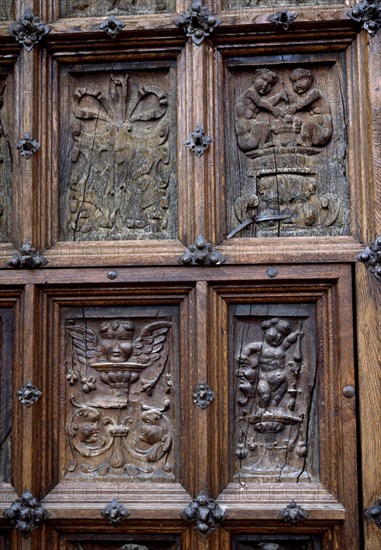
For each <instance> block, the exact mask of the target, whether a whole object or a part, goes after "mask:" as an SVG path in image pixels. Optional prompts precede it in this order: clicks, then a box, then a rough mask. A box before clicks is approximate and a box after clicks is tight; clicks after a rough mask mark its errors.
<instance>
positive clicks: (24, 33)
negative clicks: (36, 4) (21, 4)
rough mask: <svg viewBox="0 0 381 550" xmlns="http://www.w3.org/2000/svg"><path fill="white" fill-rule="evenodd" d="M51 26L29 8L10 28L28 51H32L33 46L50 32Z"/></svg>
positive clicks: (11, 32)
mask: <svg viewBox="0 0 381 550" xmlns="http://www.w3.org/2000/svg"><path fill="white" fill-rule="evenodd" d="M49 31H50V28H49V27H48V26H47V25H46V24H45V23H43V22H42V21H40V20H39V18H38V17H36V16H35V15H34V13H33V10H31V9H27V10H25V12H24V14H23V15H22V16H21V17H20V18H19V19H18V20H17V21H16V22H15V23H12V24H11V25H10V27H9V29H8V32H9V34H11V35H12V36H13V37H14V38H15V39H16V40H17V42H19V44H21V45H22V46H24V48H25V49H26V51H28V52H30V51H31V50H32V49H33V46H34V45H35V44H37V43H38V42H39V41H40V40H41V39H42V38H43V37H44V36H45V35H46V34H48V32H49Z"/></svg>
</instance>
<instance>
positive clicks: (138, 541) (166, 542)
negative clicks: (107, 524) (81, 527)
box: [68, 534, 181, 550]
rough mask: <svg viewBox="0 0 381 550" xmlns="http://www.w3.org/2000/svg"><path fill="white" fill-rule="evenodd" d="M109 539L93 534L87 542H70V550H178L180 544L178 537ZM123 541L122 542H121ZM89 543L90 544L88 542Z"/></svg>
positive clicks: (153, 536) (148, 536) (150, 536)
mask: <svg viewBox="0 0 381 550" xmlns="http://www.w3.org/2000/svg"><path fill="white" fill-rule="evenodd" d="M114 538H115V537H112V538H110V536H109V537H107V535H106V536H104V537H102V536H101V535H95V534H93V535H92V536H91V538H90V537H89V541H87V540H83V536H82V537H81V542H70V546H69V547H68V548H70V550H105V548H106V547H107V549H108V550H164V549H165V550H179V549H180V546H181V545H180V542H179V540H178V537H173V536H170V535H168V536H163V535H161V536H160V535H159V536H155V535H139V536H136V535H135V536H134V535H132V536H131V535H124V536H123V537H122V535H119V536H118V540H114ZM122 539H123V540H122ZM90 541H91V542H90Z"/></svg>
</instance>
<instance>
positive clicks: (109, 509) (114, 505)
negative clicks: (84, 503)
mask: <svg viewBox="0 0 381 550" xmlns="http://www.w3.org/2000/svg"><path fill="white" fill-rule="evenodd" d="M129 515H130V512H128V510H126V508H125V507H124V506H123V504H121V503H120V502H118V501H117V500H116V499H115V498H114V499H113V500H112V501H111V502H110V504H107V506H105V507H104V509H103V510H102V512H101V516H102V517H103V518H104V519H105V520H106V521H108V522H109V523H110V524H111V525H113V526H114V527H119V525H120V524H121V523H123V521H124V520H125V519H126V518H128V516H129Z"/></svg>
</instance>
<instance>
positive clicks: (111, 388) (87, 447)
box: [66, 319, 173, 481]
mask: <svg viewBox="0 0 381 550" xmlns="http://www.w3.org/2000/svg"><path fill="white" fill-rule="evenodd" d="M92 326H93V328H90V326H88V324H78V323H77V322H75V321H73V320H68V321H67V323H66V331H67V335H68V336H69V338H68V349H67V352H68V354H67V361H66V365H67V366H66V369H67V370H66V372H67V374H66V379H67V381H68V383H69V384H70V386H72V387H73V389H76V396H75V397H74V396H72V397H71V399H70V403H71V408H70V411H71V412H70V415H69V416H68V421H67V427H66V431H67V435H68V438H69V447H70V449H71V454H72V457H73V459H72V461H71V463H70V464H69V466H68V471H69V472H75V471H76V470H77V467H78V466H80V471H81V472H82V473H85V474H86V473H94V472H97V473H98V475H100V476H110V475H123V474H127V475H128V476H129V477H132V478H134V477H136V478H138V479H148V478H152V477H153V478H155V479H162V480H168V481H170V480H173V473H172V467H171V465H170V463H169V456H170V453H171V449H172V445H173V426H172V421H171V419H170V417H169V416H168V414H167V412H168V411H169V410H170V408H171V402H170V400H169V399H168V398H167V397H165V398H164V399H163V401H161V402H160V400H161V399H162V397H164V396H165V395H166V394H168V388H169V389H170V386H168V383H171V381H172V379H171V375H170V372H168V347H167V342H166V341H167V335H168V331H169V329H170V327H171V326H172V324H171V322H169V321H156V322H153V323H148V324H146V325H145V326H143V327H142V328H141V330H140V334H139V335H138V336H134V334H135V331H136V324H135V323H134V322H132V321H130V320H127V319H114V320H108V321H105V322H101V323H97V324H96V325H95V323H93V325H92ZM144 370H147V372H149V373H150V375H149V378H147V379H141V374H142V372H143V371H144ZM90 372H91V373H93V374H91V375H90ZM85 373H86V374H85ZM139 380H140V382H141V389H140V390H139V389H134V396H135V397H134V398H133V399H132V400H131V399H130V393H131V388H132V387H133V386H134V385H135V384H136V383H137V382H138V381H139ZM158 388H159V391H158ZM139 391H140V393H139ZM137 392H138V393H137ZM159 392H160V393H159ZM141 393H145V394H146V396H148V399H149V401H151V399H153V401H151V402H149V403H143V402H141V401H140V400H139V401H137V400H136V396H137V395H140V394H141ZM85 396H87V397H86V400H85ZM139 399H140V398H139ZM123 411H125V413H124V414H123ZM98 457H99V458H98ZM83 458H89V459H90V461H89V463H84V462H83Z"/></svg>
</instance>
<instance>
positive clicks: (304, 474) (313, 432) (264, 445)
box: [230, 304, 319, 482]
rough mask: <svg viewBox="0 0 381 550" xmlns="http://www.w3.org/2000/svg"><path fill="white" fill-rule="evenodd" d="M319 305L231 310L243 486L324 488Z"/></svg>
mask: <svg viewBox="0 0 381 550" xmlns="http://www.w3.org/2000/svg"><path fill="white" fill-rule="evenodd" d="M314 313H315V312H314V307H313V306H312V305H308V304H306V305H301V304H298V305H294V304H284V305H281V304H279V305H268V304H267V305H266V304H253V305H247V306H245V305H240V306H231V308H230V323H231V330H232V334H233V345H232V349H231V359H230V361H231V362H230V364H231V373H230V376H231V379H232V382H231V387H232V388H233V392H232V396H231V398H232V399H233V401H234V409H235V412H234V416H235V422H234V423H233V426H234V441H235V449H234V451H235V457H234V474H235V479H236V480H241V479H253V480H256V481H268V482H274V481H294V482H296V481H301V482H302V481H318V480H319V466H318V454H319V449H318V433H317V422H318V415H317V410H316V400H317V387H316V342H315V338H316V337H315V326H314Z"/></svg>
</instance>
